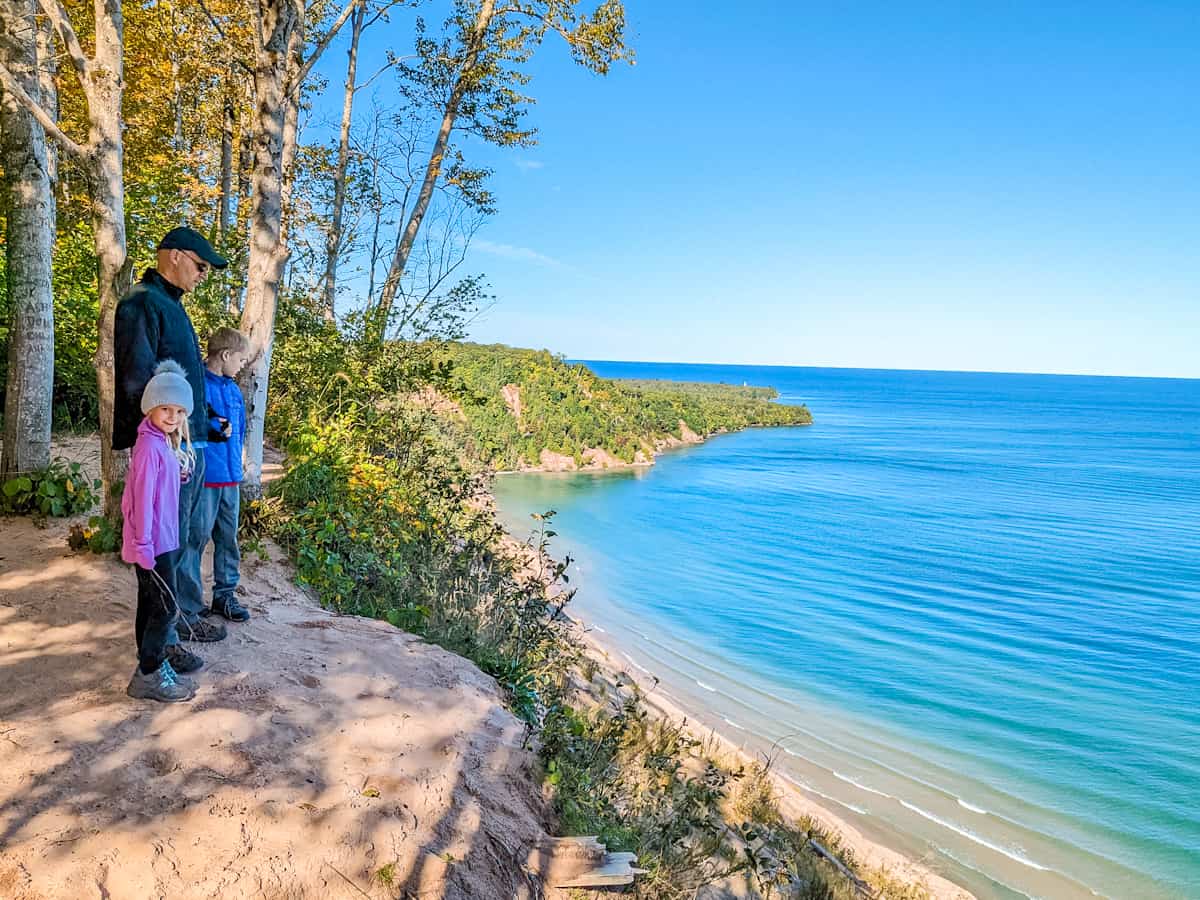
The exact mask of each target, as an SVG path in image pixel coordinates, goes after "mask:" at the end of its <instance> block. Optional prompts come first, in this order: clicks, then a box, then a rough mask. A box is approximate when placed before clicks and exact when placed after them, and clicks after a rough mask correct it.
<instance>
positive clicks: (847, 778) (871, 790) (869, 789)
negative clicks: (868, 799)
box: [831, 769, 896, 800]
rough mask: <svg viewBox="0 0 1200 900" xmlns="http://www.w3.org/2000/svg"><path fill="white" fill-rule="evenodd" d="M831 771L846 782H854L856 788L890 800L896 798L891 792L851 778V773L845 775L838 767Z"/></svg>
mask: <svg viewBox="0 0 1200 900" xmlns="http://www.w3.org/2000/svg"><path fill="white" fill-rule="evenodd" d="M831 771H832V772H833V777H834V778H837V779H840V780H841V781H844V782H846V784H852V785H854V786H855V787H856V788H858V789H859V790H860V791H866V792H867V793H868V794H875V795H876V796H879V797H886V798H887V799H888V800H895V799H896V798H895V797H893V796H892V795H891V794H885V793H884V792H883V791H877V790H875V788H873V787H867V786H866V785H865V784H863V783H862V782H861V781H859V780H858V779H857V778H851V777H850V776H849V775H843V774H842V773H841V772H839V771H838V770H837V769H832V770H831Z"/></svg>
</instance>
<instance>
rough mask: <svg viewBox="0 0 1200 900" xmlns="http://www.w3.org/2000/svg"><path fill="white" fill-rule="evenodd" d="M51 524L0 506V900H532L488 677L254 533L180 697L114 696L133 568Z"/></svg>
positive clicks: (530, 840)
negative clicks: (256, 546) (195, 688)
mask: <svg viewBox="0 0 1200 900" xmlns="http://www.w3.org/2000/svg"><path fill="white" fill-rule="evenodd" d="M66 532H67V524H66V523H64V522H55V523H53V524H51V525H50V526H49V527H48V528H46V529H38V528H36V527H35V526H34V525H33V524H32V523H30V522H29V521H28V520H24V519H0V684H2V685H3V691H2V692H0V897H5V898H21V900H35V898H36V900H40V898H70V900H78V898H86V897H97V898H112V900H125V898H129V900H144V898H150V897H171V898H193V897H196V898H200V897H205V898H208V897H222V898H240V897H244V898H250V897H253V898H284V897H286V898H343V897H345V898H350V897H356V898H361V897H363V896H368V897H395V896H418V897H437V898H440V897H477V898H497V900H500V898H504V900H508V898H512V897H514V896H518V897H520V896H534V894H532V893H527V891H528V890H529V885H530V881H529V877H528V875H527V874H526V871H525V863H526V860H527V855H528V853H529V851H530V848H531V847H533V846H534V845H535V844H536V843H537V842H538V841H540V840H541V839H542V837H543V834H544V831H543V827H542V826H543V822H544V809H543V808H542V800H541V791H540V788H539V787H538V784H537V779H536V777H535V774H534V771H535V770H534V765H535V760H534V757H533V754H532V753H531V752H530V751H529V750H527V749H525V748H524V747H523V745H522V744H523V742H522V738H523V727H522V725H521V724H520V723H519V722H518V721H517V720H516V719H515V718H514V717H513V716H512V714H511V713H509V712H508V711H507V710H506V709H505V708H504V706H503V698H502V696H501V694H500V691H499V689H498V688H497V687H496V685H495V682H494V681H493V680H492V679H491V678H489V677H487V676H486V675H484V674H483V673H481V672H480V671H479V670H478V669H477V668H476V667H475V666H474V665H472V664H471V663H470V662H468V661H467V660H465V659H463V658H461V657H458V656H456V655H454V654H452V653H449V652H447V651H445V650H442V649H440V648H438V647H435V646H431V645H429V644H426V643H424V642H423V641H421V640H419V639H418V638H416V637H414V636H412V635H409V634H406V633H404V632H401V631H398V630H396V629H394V628H392V627H391V626H389V625H387V624H386V623H383V622H376V621H373V620H370V619H362V618H358V617H352V616H337V615H334V614H333V613H331V612H328V611H326V610H324V609H321V608H320V607H319V606H318V605H317V603H316V602H315V601H314V600H313V599H312V598H310V597H309V596H308V595H307V594H306V593H305V592H304V591H303V590H301V589H299V588H297V587H296V586H295V585H294V584H293V582H292V574H291V571H290V569H289V568H288V567H287V565H286V563H285V562H284V560H283V558H282V553H281V552H280V551H279V550H278V548H271V559H269V560H268V561H265V562H263V561H258V560H247V561H246V562H245V564H244V569H243V581H242V585H243V587H244V589H245V591H244V596H243V598H242V599H243V602H244V603H246V604H247V605H248V606H249V607H250V609H251V610H252V612H253V615H254V618H253V619H252V620H251V621H250V622H249V623H246V624H244V625H231V626H230V637H229V638H228V639H227V640H226V641H224V642H222V643H220V644H213V645H192V646H193V647H196V648H198V649H199V652H200V653H201V654H202V655H203V656H204V658H205V659H206V660H207V661H208V665H207V666H206V668H205V669H204V670H203V671H202V672H200V673H199V674H198V680H199V681H200V684H201V687H200V690H199V693H198V694H197V697H196V699H195V700H194V701H193V702H191V703H187V704H173V705H160V704H155V703H152V702H149V701H133V700H130V699H129V698H128V697H126V695H125V685H126V683H127V682H128V680H129V676H130V673H131V672H132V670H133V665H134V653H133V634H132V630H133V610H134V603H135V600H134V597H135V592H134V584H135V582H134V578H133V574H132V572H131V571H130V570H129V569H128V568H127V567H125V566H123V565H122V564H120V563H119V562H117V561H116V559H115V558H113V557H97V556H94V555H91V554H88V553H72V552H71V551H69V550H68V549H67V547H66ZM405 892H407V894H406V893H405Z"/></svg>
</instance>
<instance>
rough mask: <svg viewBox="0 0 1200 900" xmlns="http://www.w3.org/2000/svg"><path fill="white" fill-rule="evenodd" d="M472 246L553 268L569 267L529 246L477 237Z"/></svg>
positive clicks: (494, 253)
mask: <svg viewBox="0 0 1200 900" xmlns="http://www.w3.org/2000/svg"><path fill="white" fill-rule="evenodd" d="M471 248H472V249H474V250H478V251H480V252H481V253H488V254H491V255H492V256H502V257H504V258H505V259H516V260H520V261H521V262H531V263H537V264H538V265H539V266H549V267H550V268H552V269H565V268H567V266H566V264H565V263H561V262H559V261H558V260H557V259H554V258H553V257H549V256H546V254H544V253H538V252H537V251H536V250H533V249H531V248H529V247H515V246H513V245H512V244H501V243H498V242H496V241H489V240H485V239H484V238H475V239H474V240H473V241H471Z"/></svg>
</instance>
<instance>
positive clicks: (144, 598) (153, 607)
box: [133, 553, 179, 675]
mask: <svg viewBox="0 0 1200 900" xmlns="http://www.w3.org/2000/svg"><path fill="white" fill-rule="evenodd" d="M172 555H173V554H170V553H164V554H162V555H161V556H156V557H155V558H154V568H153V569H143V568H142V567H141V566H139V565H134V567H133V568H134V570H135V571H136V572H137V582H138V604H137V619H136V620H135V622H134V626H133V628H134V636H135V637H136V638H137V648H138V666H139V668H141V670H142V672H144V673H145V674H147V675H149V674H150V673H151V672H157V671H158V668H159V666H161V665H162V664H163V660H164V659H166V658H167V639H168V637H169V635H170V633H171V629H172V626H173V625H174V624H175V619H176V618H177V617H178V616H179V606H178V605H177V604H176V603H175V595H174V594H173V593H172V592H171V588H170V587H169V585H170V584H171V578H170V576H171V557H172Z"/></svg>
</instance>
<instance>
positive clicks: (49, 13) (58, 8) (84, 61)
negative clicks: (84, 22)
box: [38, 0, 92, 97]
mask: <svg viewBox="0 0 1200 900" xmlns="http://www.w3.org/2000/svg"><path fill="white" fill-rule="evenodd" d="M38 6H40V7H41V8H42V12H44V13H45V14H46V17H47V18H48V19H50V22H51V23H52V24H53V25H54V27H55V28H56V29H57V30H58V34H59V37H60V38H62V42H63V46H64V47H66V50H67V55H68V56H70V57H71V63H72V65H74V66H75V71H76V72H77V73H78V74H79V82H80V84H81V85H82V86H83V92H84V94H85V95H87V96H89V97H90V96H91V95H90V94H89V93H88V88H89V87H90V84H89V83H88V81H87V79H86V78H84V77H83V76H85V75H86V74H87V71H88V69H89V68H91V64H92V63H91V60H90V59H88V56H87V54H86V53H84V52H83V45H82V44H80V43H79V35H77V34H76V33H75V29H74V28H72V27H71V17H70V16H69V15H67V11H66V9H64V8H63V5H62V2H61V0H38Z"/></svg>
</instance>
